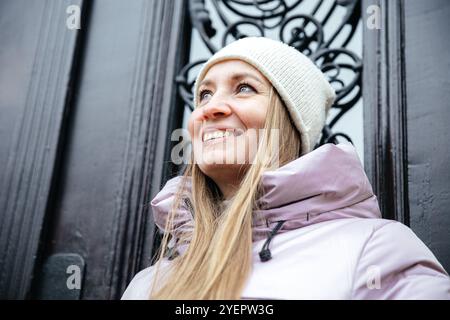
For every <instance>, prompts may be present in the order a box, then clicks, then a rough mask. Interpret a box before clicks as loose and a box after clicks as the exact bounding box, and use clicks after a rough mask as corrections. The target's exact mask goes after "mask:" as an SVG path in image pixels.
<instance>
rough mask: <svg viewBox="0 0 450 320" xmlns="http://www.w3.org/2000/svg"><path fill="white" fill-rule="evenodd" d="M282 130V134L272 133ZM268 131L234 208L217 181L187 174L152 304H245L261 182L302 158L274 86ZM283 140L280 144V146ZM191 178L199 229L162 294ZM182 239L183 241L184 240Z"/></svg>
mask: <svg viewBox="0 0 450 320" xmlns="http://www.w3.org/2000/svg"><path fill="white" fill-rule="evenodd" d="M272 128H277V129H279V131H278V132H279V135H274V134H272V130H271V129H272ZM264 129H265V130H264V131H263V134H262V137H261V141H260V144H259V145H258V149H257V151H256V155H255V159H254V161H253V162H252V165H250V166H249V167H248V170H247V171H246V173H245V176H244V178H243V180H242V182H241V184H240V187H239V189H238V191H237V192H236V194H235V195H234V197H233V198H232V199H231V202H230V203H229V205H228V206H226V207H222V206H221V203H222V201H221V199H220V192H219V194H218V191H217V190H218V188H217V186H216V185H215V184H214V182H213V181H212V180H211V179H210V178H208V177H207V176H206V175H205V174H203V173H202V171H201V170H200V169H199V167H198V165H197V164H195V163H192V164H190V165H189V166H188V167H187V170H186V171H185V173H184V179H182V181H183V182H182V183H181V185H180V187H179V192H178V193H177V196H176V199H175V201H174V204H173V206H172V210H170V213H169V216H168V219H167V222H166V226H165V230H166V231H165V233H164V236H163V239H162V243H161V247H160V250H159V257H158V262H157V264H158V265H157V266H156V272H155V274H154V277H153V279H152V282H153V285H152V288H151V292H150V296H149V298H150V299H174V300H180V299H240V298H241V293H242V291H243V289H244V286H245V284H246V280H247V279H248V277H249V275H250V273H251V271H252V243H253V241H252V222H253V219H255V218H257V217H254V216H253V211H254V209H255V207H256V199H257V197H258V196H259V195H260V192H261V190H260V188H259V184H260V178H261V174H262V173H263V172H264V171H265V170H273V169H276V168H277V167H278V166H281V165H283V164H285V163H288V162H290V161H292V160H294V159H296V158H298V157H299V155H300V146H301V144H300V135H299V133H298V131H297V130H296V129H295V127H294V124H293V123H292V121H291V120H290V117H289V115H288V113H287V110H286V108H285V106H284V105H283V102H282V101H281V99H280V97H279V96H278V93H277V92H276V90H275V89H274V88H273V87H272V88H271V90H270V95H269V108H268V111H267V116H266V121H265V125H264ZM277 140H278V141H277ZM188 177H191V181H192V193H191V195H190V196H191V199H189V201H190V203H191V204H192V205H191V206H192V208H191V209H192V212H193V218H194V226H195V227H194V229H193V232H192V234H185V235H183V236H182V237H180V239H178V240H179V241H178V243H180V242H181V243H183V242H187V243H189V245H188V247H187V250H186V252H185V253H184V254H183V255H180V256H178V257H176V258H175V259H173V260H171V262H170V273H169V274H167V275H166V278H165V281H164V283H163V285H162V286H160V287H159V289H158V290H155V288H156V283H157V282H159V280H160V279H159V277H158V274H159V262H161V261H162V259H163V258H164V256H165V254H166V250H167V248H166V247H167V244H168V240H169V235H170V231H171V230H172V227H173V219H174V215H175V211H176V209H177V208H178V207H179V206H180V204H181V202H182V201H183V200H184V199H183V195H182V190H183V188H184V186H185V183H186V178H188ZM181 238H182V239H181Z"/></svg>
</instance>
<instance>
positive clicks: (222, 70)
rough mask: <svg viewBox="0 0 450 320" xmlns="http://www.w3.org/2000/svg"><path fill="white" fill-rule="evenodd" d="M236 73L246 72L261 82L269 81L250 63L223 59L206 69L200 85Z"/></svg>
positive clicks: (229, 76)
mask: <svg viewBox="0 0 450 320" xmlns="http://www.w3.org/2000/svg"><path fill="white" fill-rule="evenodd" d="M236 74H248V75H250V76H254V77H256V78H258V79H259V80H260V81H261V82H262V83H265V84H268V83H269V81H268V80H267V79H266V77H264V75H263V74H262V73H261V72H260V71H259V70H258V69H256V68H255V67H253V66H252V65H251V64H249V63H247V62H245V61H242V60H225V61H221V62H218V63H216V64H214V65H213V66H212V67H211V68H210V69H208V71H207V72H206V74H205V76H204V78H203V81H201V83H200V85H201V84H204V83H210V82H214V81H215V80H220V79H227V78H231V77H233V76H234V75H236Z"/></svg>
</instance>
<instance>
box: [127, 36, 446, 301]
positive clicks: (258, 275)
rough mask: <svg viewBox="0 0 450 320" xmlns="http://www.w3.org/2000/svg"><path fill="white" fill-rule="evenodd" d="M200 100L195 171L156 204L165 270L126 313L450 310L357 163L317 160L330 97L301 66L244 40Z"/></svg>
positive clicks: (214, 69)
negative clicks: (377, 306) (366, 304)
mask: <svg viewBox="0 0 450 320" xmlns="http://www.w3.org/2000/svg"><path fill="white" fill-rule="evenodd" d="M194 91H195V96H194V97H195V101H194V105H195V107H196V108H195V110H194V112H193V113H192V114H191V117H190V119H189V124H188V127H189V133H190V135H191V139H192V145H193V148H192V157H193V160H194V161H192V162H191V163H190V164H189V166H188V167H187V169H186V171H185V173H184V175H183V176H181V177H176V178H174V179H172V180H169V181H168V182H167V184H166V186H165V187H164V188H163V190H161V192H160V193H159V194H158V195H157V196H156V197H155V198H154V199H153V201H152V207H153V213H154V220H155V223H156V224H157V226H158V227H159V228H160V229H161V230H163V231H164V237H163V241H162V245H161V250H160V252H159V258H158V261H157V263H156V265H154V266H151V267H149V268H147V269H144V270H143V271H141V272H140V273H139V274H137V275H136V276H135V277H134V278H133V280H132V282H131V283H130V285H129V286H128V288H127V290H126V291H125V293H124V295H123V297H122V298H123V299H240V298H243V299H255V298H256V299H257V298H262V299H270V298H272V299H280V298H281V299H367V298H369V299H370V298H375V299H394V298H400V299H402V298H403V299H408V298H410V299H417V298H444V299H445V298H446V299H448V298H450V280H449V278H448V275H447V273H446V272H445V270H444V269H443V268H442V266H441V265H440V263H439V262H438V261H437V260H436V258H435V257H434V255H433V254H432V253H431V251H430V250H429V249H428V248H427V247H426V246H425V245H424V244H423V243H422V242H421V241H420V240H419V239H418V238H417V237H416V236H415V234H414V233H413V232H412V231H411V230H410V229H409V228H407V227H406V226H404V225H402V224H401V223H398V222H395V221H390V220H385V219H381V214H380V211H379V207H378V203H377V197H376V196H375V195H374V194H373V191H372V188H371V185H370V183H369V181H368V179H367V176H366V174H365V172H364V169H363V168H362V164H361V162H360V160H359V158H358V156H357V153H356V151H355V149H354V148H353V147H352V146H351V145H348V144H338V145H334V144H325V145H323V146H321V147H318V148H314V147H315V145H316V143H317V142H318V140H319V138H320V134H321V131H322V128H323V126H324V124H325V119H326V116H327V114H328V111H329V109H330V106H331V105H332V103H333V101H334V99H335V92H334V90H333V88H332V87H331V85H330V84H329V83H328V81H327V80H326V78H325V76H324V75H323V73H322V72H321V71H320V70H319V69H318V68H317V67H316V66H315V65H314V64H313V63H312V62H311V61H310V60H309V59H308V58H307V57H306V56H304V55H303V54H301V53H300V52H298V51H297V50H296V49H294V48H293V47H290V46H288V45H286V44H284V43H281V42H278V41H274V40H270V39H268V38H263V37H250V38H244V39H241V40H238V41H235V42H233V43H231V44H229V45H228V46H226V47H225V48H223V49H222V50H220V51H218V52H217V53H216V54H215V55H214V56H212V57H211V58H210V59H209V60H208V61H207V62H206V64H205V65H204V66H203V67H202V70H201V71H200V73H199V75H198V77H197V80H196V84H195V88H194ZM275 236H276V237H275ZM169 238H170V239H169ZM169 240H170V242H169ZM272 240H273V242H272ZM271 242H272V247H271V248H269V245H270V244H271ZM272 257H273V259H272ZM161 271H162V272H161Z"/></svg>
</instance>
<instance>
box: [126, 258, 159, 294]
mask: <svg viewBox="0 0 450 320" xmlns="http://www.w3.org/2000/svg"><path fill="white" fill-rule="evenodd" d="M153 268H154V267H153V266H151V267H148V268H146V269H143V270H141V271H139V272H138V273H137V274H136V275H135V276H134V277H133V279H132V280H131V282H130V283H129V284H128V286H127V288H126V290H125V292H124V293H123V295H122V298H121V300H148V299H149V295H150V283H151V280H152V272H153Z"/></svg>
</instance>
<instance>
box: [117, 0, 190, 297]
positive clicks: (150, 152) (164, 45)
mask: <svg viewBox="0 0 450 320" xmlns="http://www.w3.org/2000/svg"><path fill="white" fill-rule="evenodd" d="M142 13H143V17H142V26H141V33H140V37H139V40H138V41H139V44H138V52H137V53H136V64H135V73H134V75H133V79H132V81H133V84H132V94H131V96H130V98H129V101H130V107H129V108H130V114H131V116H130V124H129V132H128V139H127V146H126V152H125V160H124V162H123V171H122V182H121V184H122V185H121V195H120V197H119V200H118V205H117V208H118V209H117V211H116V212H115V215H116V218H115V220H116V222H115V223H114V225H115V228H116V229H115V230H114V231H113V233H112V234H113V235H115V237H114V238H113V239H112V240H113V246H112V250H111V252H112V254H113V256H112V265H111V269H110V270H108V272H109V276H108V277H109V279H110V294H109V296H110V298H111V299H117V298H120V296H121V294H122V293H123V291H124V290H125V288H126V286H127V284H128V283H129V282H130V280H131V278H132V277H133V276H134V275H135V274H136V272H138V271H139V270H141V269H142V268H144V267H148V266H149V264H150V259H151V257H152V254H153V245H154V238H155V232H156V231H157V230H156V228H155V224H154V222H153V217H152V214H151V206H150V201H151V199H152V198H153V197H154V196H155V195H156V193H157V192H159V190H160V188H161V186H162V184H163V183H164V181H165V180H166V179H167V176H168V174H169V171H170V167H168V162H169V161H170V149H171V146H172V143H171V141H170V137H171V132H172V130H174V129H175V128H178V127H181V123H182V111H183V103H182V102H181V101H180V99H179V98H178V97H177V92H176V84H175V78H176V74H177V73H178V72H179V70H180V69H181V68H182V66H183V65H184V64H185V62H186V60H187V57H188V52H189V43H188V42H186V40H187V39H190V30H191V28H190V22H189V21H188V14H187V7H186V1H178V0H165V1H145V2H143V8H142Z"/></svg>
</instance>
